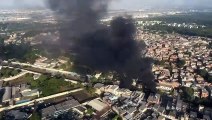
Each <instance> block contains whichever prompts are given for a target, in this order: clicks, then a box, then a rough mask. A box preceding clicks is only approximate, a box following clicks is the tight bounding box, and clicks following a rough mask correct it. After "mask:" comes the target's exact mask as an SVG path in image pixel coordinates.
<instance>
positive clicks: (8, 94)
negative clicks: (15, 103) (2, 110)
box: [2, 87, 12, 103]
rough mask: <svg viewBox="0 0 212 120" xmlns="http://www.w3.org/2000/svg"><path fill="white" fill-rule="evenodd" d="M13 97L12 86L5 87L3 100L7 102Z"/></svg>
mask: <svg viewBox="0 0 212 120" xmlns="http://www.w3.org/2000/svg"><path fill="white" fill-rule="evenodd" d="M11 98H12V88H11V87H5V88H4V95H3V97H2V102H3V103H6V102H9V101H10V100H11Z"/></svg>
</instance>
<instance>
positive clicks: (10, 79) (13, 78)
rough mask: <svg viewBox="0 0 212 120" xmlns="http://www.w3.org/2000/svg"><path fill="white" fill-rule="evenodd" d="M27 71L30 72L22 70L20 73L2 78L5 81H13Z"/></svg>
mask: <svg viewBox="0 0 212 120" xmlns="http://www.w3.org/2000/svg"><path fill="white" fill-rule="evenodd" d="M27 73H28V72H21V73H20V74H18V75H16V76H13V77H9V78H4V79H2V80H3V81H5V82H8V81H12V80H15V79H18V78H19V77H22V76H24V75H26V74H27Z"/></svg>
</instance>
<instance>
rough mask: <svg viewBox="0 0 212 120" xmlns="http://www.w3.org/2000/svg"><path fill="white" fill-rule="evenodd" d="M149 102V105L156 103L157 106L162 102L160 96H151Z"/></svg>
mask: <svg viewBox="0 0 212 120" xmlns="http://www.w3.org/2000/svg"><path fill="white" fill-rule="evenodd" d="M147 101H148V102H149V103H156V104H159V102H160V94H152V93H151V94H150V95H149V97H148V99H147Z"/></svg>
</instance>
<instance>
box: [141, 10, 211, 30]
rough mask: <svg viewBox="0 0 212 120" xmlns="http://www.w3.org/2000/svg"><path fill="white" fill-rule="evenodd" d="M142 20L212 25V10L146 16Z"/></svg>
mask: <svg viewBox="0 0 212 120" xmlns="http://www.w3.org/2000/svg"><path fill="white" fill-rule="evenodd" d="M142 20H146V21H149V20H157V21H163V22H167V23H173V22H174V23H196V24H199V25H206V26H208V27H212V12H192V13H182V14H176V15H166V16H157V17H150V18H144V19H142Z"/></svg>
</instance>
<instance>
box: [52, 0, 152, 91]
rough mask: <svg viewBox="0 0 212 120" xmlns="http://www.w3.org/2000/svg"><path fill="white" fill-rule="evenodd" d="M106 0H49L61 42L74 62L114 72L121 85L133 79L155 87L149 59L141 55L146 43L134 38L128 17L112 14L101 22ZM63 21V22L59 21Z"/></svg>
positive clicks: (131, 21)
mask: <svg viewBox="0 0 212 120" xmlns="http://www.w3.org/2000/svg"><path fill="white" fill-rule="evenodd" d="M107 4H108V0H49V5H50V7H51V9H52V10H54V11H55V13H56V16H57V20H58V23H59V24H61V26H63V27H64V28H63V29H61V30H60V39H61V41H60V44H61V48H63V49H65V51H71V52H74V53H75V54H76V56H75V60H76V61H75V62H76V63H78V64H80V65H85V66H88V67H90V68H92V69H95V70H98V71H103V72H108V71H113V72H116V73H117V74H118V76H119V78H120V81H121V83H120V87H123V88H130V87H131V84H132V81H133V79H139V80H142V83H143V84H144V85H145V86H146V87H147V88H150V89H151V90H152V91H155V83H154V81H153V80H154V76H153V74H152V72H151V63H152V61H151V59H149V58H145V57H144V52H145V47H146V46H145V43H144V42H138V41H136V40H135V39H134V36H135V33H136V27H135V26H134V21H133V20H132V19H131V18H130V17H126V18H124V17H117V18H114V19H113V20H112V21H111V23H110V26H109V27H108V26H106V25H103V24H101V23H100V19H101V18H102V17H103V16H105V15H106V14H107ZM62 21H63V22H62Z"/></svg>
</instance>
